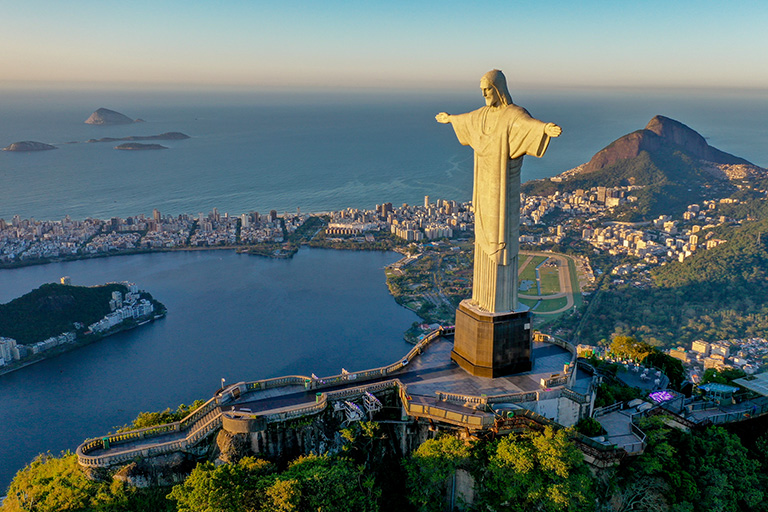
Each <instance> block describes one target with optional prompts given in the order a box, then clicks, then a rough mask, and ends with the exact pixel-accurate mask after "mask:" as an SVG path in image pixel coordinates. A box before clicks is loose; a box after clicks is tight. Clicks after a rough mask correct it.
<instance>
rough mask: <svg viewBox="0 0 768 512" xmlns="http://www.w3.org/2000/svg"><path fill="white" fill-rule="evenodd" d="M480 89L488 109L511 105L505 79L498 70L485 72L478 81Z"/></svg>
mask: <svg viewBox="0 0 768 512" xmlns="http://www.w3.org/2000/svg"><path fill="white" fill-rule="evenodd" d="M480 89H481V90H482V91H483V97H485V104H486V105H488V106H489V107H501V106H507V105H511V104H512V97H511V96H510V95H509V90H508V89H507V79H506V78H505V77H504V73H502V72H501V71H499V70H498V69H494V70H492V71H489V72H487V73H486V74H484V75H483V78H481V79H480Z"/></svg>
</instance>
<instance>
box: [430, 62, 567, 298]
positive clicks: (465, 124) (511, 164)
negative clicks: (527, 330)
mask: <svg viewBox="0 0 768 512" xmlns="http://www.w3.org/2000/svg"><path fill="white" fill-rule="evenodd" d="M480 89H481V90H482V92H483V96H484V97H485V106H484V107H481V108H479V109H477V110H475V111H473V112H469V113H467V114H459V115H449V114H446V113H445V112H441V113H439V114H437V116H435V119H437V122H439V123H451V125H453V129H454V130H455V131H456V137H458V139H459V142H460V143H461V144H463V145H465V146H471V147H472V149H474V150H475V181H474V183H475V185H474V192H473V193H472V205H473V206H474V210H475V270H474V283H473V285H472V303H473V305H475V306H477V307H479V308H480V309H482V310H484V311H488V312H491V313H500V312H509V311H515V310H517V308H518V304H517V253H518V250H519V241H518V238H519V231H520V167H521V166H522V164H523V155H532V156H536V157H541V156H542V155H544V152H545V151H546V150H547V146H548V145H549V139H550V137H557V136H559V135H560V133H561V129H560V127H559V126H557V125H556V124H553V123H544V122H542V121H539V120H538V119H534V118H532V117H531V116H530V114H529V113H528V111H526V110H525V109H524V108H522V107H518V106H517V105H515V104H514V103H512V98H511V97H510V95H509V91H508V90H507V81H506V79H505V78H504V74H503V73H502V72H501V71H499V70H497V69H494V70H493V71H489V72H488V73H486V74H485V75H483V78H482V79H481V80H480Z"/></svg>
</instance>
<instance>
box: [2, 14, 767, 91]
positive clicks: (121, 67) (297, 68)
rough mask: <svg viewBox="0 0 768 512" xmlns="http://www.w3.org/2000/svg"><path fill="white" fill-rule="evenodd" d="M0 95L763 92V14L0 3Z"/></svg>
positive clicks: (764, 81) (765, 20) (764, 55)
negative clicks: (498, 77)
mask: <svg viewBox="0 0 768 512" xmlns="http://www.w3.org/2000/svg"><path fill="white" fill-rule="evenodd" d="M0 12H1V13H2V27H3V28H2V30H0V70H1V71H0V87H12V88H16V87H37V86H42V87H47V86H66V87H73V88H77V87H90V86H94V85H96V86H99V85H100V86H118V87H150V88H151V87H159V88H164V87H166V88H173V87H178V86H184V87H192V88H203V89H219V88H234V89H249V88H267V89H277V90H280V89H281V88H286V89H295V88H299V89H301V88H329V89H343V88H370V89H408V90H413V89H420V88H424V87H429V88H432V89H435V90H437V89H454V88H463V87H465V86H466V82H467V81H468V80H470V78H469V77H472V78H471V80H472V81H476V80H478V79H479V77H480V76H482V74H483V73H485V72H486V71H488V70H489V69H493V68H499V69H502V70H504V72H505V74H506V75H507V77H508V80H509V81H510V82H511V84H514V86H516V87H521V86H534V87H549V88H573V87H587V88H589V87H638V86H639V87H703V88H748V89H759V90H766V89H768V30H766V29H765V27H767V26H768V2H765V1H764V0H759V1H739V0H733V1H723V0H718V1H709V0H695V1H691V0H676V1H672V2H670V1H669V0H661V1H659V0H645V1H637V0H634V1H623V0H614V1H607V0H606V1H593V0H568V1H560V0H557V1H546V0H542V1H536V2H533V1H523V0H506V1H497V0H487V1H484V2H476V1H470V0H460V1H453V0H445V1H440V2H422V1H418V0H411V1H399V0H388V1H381V0H378V1H367V0H354V1H340V0H323V1H314V2H309V1H291V0H285V1H273V2H262V1H258V0H218V1H198V0H181V1H179V0H153V1H147V0H131V1H120V2H117V1H113V0H96V1H91V0H67V1H61V0H25V1H23V2H20V1H18V0H0Z"/></svg>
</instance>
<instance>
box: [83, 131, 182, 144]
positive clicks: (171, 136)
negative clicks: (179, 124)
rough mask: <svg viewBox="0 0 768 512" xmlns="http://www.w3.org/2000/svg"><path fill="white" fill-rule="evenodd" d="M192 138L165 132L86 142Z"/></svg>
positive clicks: (179, 133) (104, 138)
mask: <svg viewBox="0 0 768 512" xmlns="http://www.w3.org/2000/svg"><path fill="white" fill-rule="evenodd" d="M189 138H190V136H189V135H187V134H185V133H181V132H165V133H161V134H159V135H131V136H129V137H102V138H101V139H88V140H87V141H85V142H89V143H90V142H118V141H122V140H128V141H136V140H185V139H189Z"/></svg>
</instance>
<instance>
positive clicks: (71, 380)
mask: <svg viewBox="0 0 768 512" xmlns="http://www.w3.org/2000/svg"><path fill="white" fill-rule="evenodd" d="M512 96H513V98H514V99H515V101H516V102H517V103H519V104H520V105H523V106H525V107H526V108H527V109H528V110H529V111H530V112H531V113H532V115H534V116H535V117H538V118H540V119H542V120H546V121H553V122H557V123H558V124H560V125H561V126H562V127H563V130H564V133H563V136H562V137H561V138H560V139H558V140H555V141H554V142H553V143H552V144H551V145H550V148H549V150H548V152H547V154H546V156H545V157H544V158H543V159H540V160H538V159H534V158H528V159H526V163H525V165H524V166H523V180H528V179H534V178H543V177H549V176H552V175H555V174H558V173H560V172H563V171H565V170H568V169H570V168H573V167H575V166H577V165H579V164H581V163H583V162H586V161H587V160H589V158H590V157H591V156H592V155H593V154H594V153H595V152H597V151H598V150H600V149H601V148H603V147H604V146H606V145H607V144H609V143H610V142H611V141H613V140H615V139H616V138H618V137H620V136H621V135H624V134H625V133H628V132H631V131H634V130H637V129H640V128H643V127H644V126H645V125H646V123H647V122H648V121H649V120H650V119H651V118H652V117H653V116H654V115H656V114H662V115H666V116H668V117H672V118H674V119H677V120H679V121H681V122H683V123H685V124H687V125H689V126H690V127H691V128H693V129H695V130H697V131H698V132H700V133H701V134H702V135H704V136H705V137H706V138H707V139H708V141H709V142H710V144H712V145H713V146H715V147H717V148H719V149H721V150H723V151H726V152H729V153H732V154H734V155H737V156H740V157H743V158H746V159H747V160H750V161H752V162H753V163H755V164H757V165H761V166H763V167H768V151H766V141H768V94H767V93H765V92H762V93H755V92H752V93H719V94H715V93H712V92H695V91H694V92H691V91H686V92H665V93H661V92H648V91H620V92H616V91H614V92H599V91H548V92H541V91H518V92H515V91H513V95H512ZM481 104H482V98H481V96H480V94H479V90H478V91H474V90H471V91H467V92H466V93H465V94H462V95H451V94H447V93H441V94H437V95H430V96H423V97H418V96H414V95H410V96H409V95H405V94H400V95H392V94H390V95H377V96H375V97H374V96H365V95H359V94H358V95H348V96H342V95H338V94H337V95H326V96H322V95H315V96H311V97H310V96H306V95H299V96H297V95H288V96H283V95H276V94H238V95H235V94H213V93H210V94H202V93H195V94H192V93H189V92H179V93H160V92H153V93H141V92H131V93H119V92H101V93H93V92H90V93H82V92H53V91H38V92H12V91H3V93H2V94H0V147H2V146H6V145H8V144H10V143H12V142H16V141H22V140H34V141H40V142H47V143H50V144H55V145H57V146H58V147H59V149H57V150H55V151H45V152H38V153H10V152H0V218H5V219H6V220H10V218H11V217H12V216H13V215H16V214H18V215H20V216H21V217H22V218H29V217H34V218H36V219H59V218H62V217H64V216H65V215H70V216H71V217H72V218H75V219H83V218H86V217H98V218H109V217H113V216H120V217H125V216H129V215H137V214H141V213H144V214H150V213H151V211H152V209H153V208H158V209H159V210H160V211H161V212H162V213H163V214H179V213H192V214H196V213H198V212H206V213H207V212H208V211H210V210H211V209H212V208H214V207H216V208H218V209H219V211H220V212H222V213H223V212H228V213H230V214H233V215H239V214H240V213H243V212H247V211H259V212H266V211H269V210H272V209H275V210H278V211H279V212H284V211H291V212H293V211H295V210H296V208H301V210H302V211H304V212H313V211H314V212H317V211H328V210H337V209H342V208H345V207H348V206H350V207H356V208H373V207H374V205H376V204H377V203H382V202H387V201H391V202H392V203H394V204H401V203H406V202H407V203H409V204H420V203H421V202H422V201H423V197H424V195H430V196H431V197H432V198H433V200H434V199H436V198H445V199H455V200H457V201H465V200H468V199H469V198H470V197H471V187H472V153H471V150H469V149H468V148H466V147H462V146H460V145H459V144H458V142H457V141H456V138H455V136H454V134H453V130H452V129H451V128H450V127H449V126H442V125H439V124H437V123H436V122H435V121H434V115H435V114H436V113H437V112H440V111H443V110H444V111H447V112H449V113H461V112H466V111H469V110H473V109H475V108H478V107H479V106H480V105H481ZM99 107H106V108H110V109H113V110H117V111H120V112H122V113H124V114H126V115H128V116H130V117H132V118H138V117H140V118H142V119H144V120H146V122H145V123H141V124H133V125H129V126H112V127H100V126H90V125H86V124H84V123H83V121H84V120H85V119H86V118H87V117H88V116H89V115H90V114H91V112H93V111H94V110H96V109H97V108H99ZM167 131H180V132H184V133H186V134H188V135H190V136H191V137H192V138H191V139H189V140H182V141H163V142H161V143H162V144H163V145H165V146H168V147H169V148H170V149H168V150H165V151H147V152H124V151H116V150H114V149H112V147H113V146H114V145H115V144H114V143H98V144H85V143H83V141H85V140H88V139H91V138H101V137H125V136H129V135H153V134H159V133H163V132H167ZM68 142H77V143H75V144H68ZM396 258H397V256H396V255H393V254H380V253H349V252H328V251H321V250H303V251H301V252H300V253H299V254H298V255H297V256H296V257H295V258H294V259H293V260H290V261H272V260H266V259H259V258H254V257H247V256H238V255H236V254H234V253H232V252H228V251H206V252H191V253H165V254H153V255H141V256H126V257H115V258H109V259H99V260H90V261H81V262H71V263H62V264H50V265H45V266H38V267H28V268H24V269H16V270H2V271H0V303H2V302H7V301H9V300H11V299H13V298H15V297H18V296H20V295H22V294H24V293H26V292H28V291H30V290H31V289H33V288H35V287H37V286H39V285H40V284H42V283H44V282H51V281H56V280H58V278H59V277H61V276H63V275H69V276H71V277H72V281H73V283H75V284H82V285H91V284H100V283H103V282H106V281H118V280H130V281H134V282H136V283H138V284H139V286H140V287H143V288H146V289H147V290H149V291H150V292H152V293H153V294H154V295H155V296H156V297H157V298H158V300H160V301H162V302H164V303H165V304H166V305H167V306H168V309H169V315H168V317H167V318H166V319H164V320H162V321H160V322H157V323H155V324H153V325H148V326H144V327H143V328H139V329H136V330H134V331H131V332H128V333H122V334H119V335H116V336H114V337H111V338H109V339H107V340H104V341H102V342H100V343H98V344H95V345H91V346H89V347H86V348H83V349H80V350H77V351H74V352H71V353H68V354H65V355H62V356H60V357H57V358H54V359H52V360H49V361H45V362H43V363H40V364H37V365H34V366H31V367H29V368H26V369H24V370H21V371H18V372H15V373H13V374H10V375H6V376H2V377H0V494H2V489H4V488H5V487H6V486H7V484H8V483H9V481H10V478H11V477H12V475H13V474H14V473H15V472H16V471H17V470H18V469H19V468H20V467H22V466H23V465H24V464H25V463H27V462H28V461H29V460H31V458H32V457H34V456H35V455H36V454H37V453H39V452H43V451H47V450H50V451H52V452H54V453H57V452H58V451H60V450H62V449H74V448H75V447H76V446H77V444H78V443H79V442H81V441H82V440H83V439H84V438H85V437H88V436H94V435H99V434H103V433H104V432H106V431H108V430H112V429H113V427H114V426H120V425H123V424H125V423H126V422H128V421H130V420H131V419H132V418H134V417H135V416H136V414H137V413H138V412H139V411H147V410H158V409H164V408H165V407H175V406H176V405H178V404H179V403H181V402H185V403H189V402H191V401H193V400H195V399H197V398H208V397H210V396H211V394H212V392H213V391H214V390H215V389H216V388H217V387H218V384H219V379H220V378H221V377H225V378H226V379H227V380H228V381H230V382H234V381H238V380H251V379H256V378H262V377H271V376H275V375H282V374H290V373H303V374H307V373H311V372H314V373H317V374H332V373H337V372H338V371H339V370H340V369H341V367H342V366H344V367H346V368H347V369H350V370H354V369H360V368H366V367H371V366H375V365H380V364H384V363H388V362H391V361H393V360H395V359H396V358H398V357H400V356H401V355H402V354H403V353H404V352H405V351H406V350H407V349H408V346H406V345H405V343H404V342H403V341H402V332H403V330H404V329H406V328H407V327H408V326H409V325H410V323H411V322H413V321H415V320H416V319H417V318H416V317H415V315H413V314H412V313H410V312H409V311H406V310H404V309H402V308H400V307H398V306H397V305H396V304H395V303H394V301H393V300H392V298H391V297H390V296H389V294H388V292H387V289H386V286H385V284H384V273H383V272H382V267H383V266H385V265H386V264H387V263H390V262H392V261H394V260H395V259H396Z"/></svg>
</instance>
